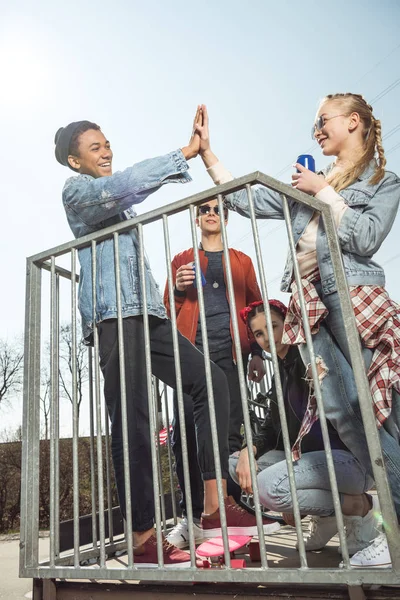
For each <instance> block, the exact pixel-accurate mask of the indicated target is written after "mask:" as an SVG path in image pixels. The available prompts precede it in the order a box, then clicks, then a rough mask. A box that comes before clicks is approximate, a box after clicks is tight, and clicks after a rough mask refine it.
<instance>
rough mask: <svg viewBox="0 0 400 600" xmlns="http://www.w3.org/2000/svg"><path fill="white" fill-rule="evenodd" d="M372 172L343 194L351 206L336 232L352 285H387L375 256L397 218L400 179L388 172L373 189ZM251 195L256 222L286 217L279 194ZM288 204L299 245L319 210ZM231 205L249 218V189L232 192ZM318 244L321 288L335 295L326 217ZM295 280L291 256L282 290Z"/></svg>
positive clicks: (262, 190) (259, 190)
mask: <svg viewBox="0 0 400 600" xmlns="http://www.w3.org/2000/svg"><path fill="white" fill-rule="evenodd" d="M328 169H329V167H328ZM328 169H327V170H328ZM373 173H374V164H373V163H371V164H370V165H369V167H368V168H367V169H366V170H365V171H364V173H363V174H362V175H361V176H360V177H359V178H358V180H357V181H355V182H354V183H352V184H351V185H350V186H349V187H347V188H345V189H344V190H342V191H341V192H340V195H341V196H342V198H343V199H344V201H345V203H346V204H347V205H348V208H347V210H346V211H345V212H344V214H343V217H342V219H341V222H340V225H339V228H338V230H337V233H338V237H339V243H340V246H341V249H342V256H343V262H344V269H345V273H346V277H347V282H348V284H349V285H350V286H357V285H379V286H384V285H385V273H384V271H383V269H382V267H381V266H380V265H378V264H377V263H376V262H375V261H373V260H372V257H373V255H374V254H375V252H377V251H378V250H379V248H380V246H381V244H382V242H383V241H384V239H385V238H386V236H387V235H388V233H389V231H390V230H391V228H392V225H393V222H394V220H395V218H396V214H397V209H398V206H399V201H400V179H399V177H398V176H397V175H395V173H392V172H390V171H386V172H385V175H384V177H383V179H381V181H379V182H378V183H377V184H375V185H372V184H370V183H369V180H370V178H371V177H372V175H373ZM252 191H253V201H254V209H255V214H256V217H257V218H259V219H284V215H283V208H282V200H281V195H280V194H279V193H278V192H275V191H273V190H270V189H268V188H266V187H263V186H259V185H256V186H254V187H253V188H252ZM288 203H289V209H290V215H291V223H292V227H293V235H294V241H295V244H296V245H297V243H298V241H299V239H300V238H301V236H302V235H303V233H304V231H305V229H306V227H307V225H308V224H309V222H310V220H311V218H312V216H313V212H314V211H313V209H312V208H310V207H308V206H305V205H303V204H300V203H297V202H294V201H293V200H290V199H288ZM226 204H227V206H228V207H229V208H232V209H233V210H236V211H237V212H238V213H240V214H242V215H244V216H246V217H249V216H250V212H249V207H248V200H247V193H246V190H239V191H238V192H234V193H233V194H229V195H228V196H227V198H226ZM316 246H317V260H318V267H319V271H320V277H321V284H322V289H323V292H324V293H325V294H331V293H333V292H335V291H336V281H335V277H334V273H333V265H332V260H331V257H330V253H329V247H328V242H327V239H326V234H325V229H324V224H323V220H322V219H320V220H319V225H318V232H317V241H316ZM292 279H293V260H292V257H291V255H290V252H289V255H288V258H287V261H286V266H285V271H284V275H283V278H282V282H281V290H282V291H283V292H288V291H289V290H290V286H291V283H292Z"/></svg>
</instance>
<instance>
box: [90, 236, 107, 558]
mask: <svg viewBox="0 0 400 600" xmlns="http://www.w3.org/2000/svg"><path fill="white" fill-rule="evenodd" d="M91 251H92V255H91V256H92V305H93V318H92V320H93V345H94V396H95V403H96V435H97V440H96V441H97V444H96V447H97V448H96V449H97V489H98V493H99V496H98V498H99V501H98V505H99V542H100V569H104V568H105V565H106V549H105V523H104V480H103V436H102V426H101V405H102V400H101V393H100V366H99V364H100V356H99V333H98V330H97V326H96V322H97V319H96V313H97V310H96V307H97V246H96V242H94V241H93V242H92V248H91ZM106 419H107V417H106Z"/></svg>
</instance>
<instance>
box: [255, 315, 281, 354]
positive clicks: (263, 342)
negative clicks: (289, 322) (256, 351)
mask: <svg viewBox="0 0 400 600" xmlns="http://www.w3.org/2000/svg"><path fill="white" fill-rule="evenodd" d="M271 319H272V328H273V331H274V341H275V345H276V353H277V355H278V356H279V358H285V356H286V354H287V352H288V350H289V346H288V345H287V344H282V335H283V323H284V320H283V317H282V315H281V314H280V313H279V312H277V311H276V310H274V309H273V308H271ZM249 325H250V329H251V331H252V332H253V335H254V338H255V340H256V342H257V344H258V345H259V346H261V348H262V349H263V350H265V352H269V353H270V352H271V347H270V343H269V336H268V330H267V322H266V319H265V313H263V312H259V313H257V314H256V315H254V317H253V318H252V319H251V321H250V323H249Z"/></svg>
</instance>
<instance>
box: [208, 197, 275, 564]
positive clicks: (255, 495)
mask: <svg viewBox="0 0 400 600" xmlns="http://www.w3.org/2000/svg"><path fill="white" fill-rule="evenodd" d="M218 208H219V214H220V215H223V214H224V204H223V199H222V196H221V195H220V194H219V195H218ZM220 223H221V235H222V245H223V251H224V259H225V277H226V282H227V284H228V296H229V307H230V314H231V323H232V329H233V343H234V347H235V353H236V367H237V370H238V374H239V385H240V396H241V401H242V409H243V421H244V430H245V433H246V440H247V443H248V454H249V463H250V474H251V481H252V484H253V498H254V509H255V514H256V522H257V531H258V537H259V540H260V550H261V547H262V548H263V550H262V551H261V552H260V556H261V566H262V567H263V568H264V569H267V568H268V562H267V557H266V555H265V544H263V545H261V540H264V530H263V523H262V515H261V510H260V504H261V503H260V495H259V492H258V484H257V467H256V461H255V458H254V453H253V451H252V449H253V445H252V442H253V439H252V432H251V425H250V417H249V411H248V405H247V386H246V383H245V376H246V374H245V372H244V368H243V361H242V348H241V346H240V334H239V326H238V321H237V314H236V302H235V292H234V288H233V279H232V270H231V259H230V256H229V247H228V235H227V233H226V226H225V220H224V219H223V218H221V219H220Z"/></svg>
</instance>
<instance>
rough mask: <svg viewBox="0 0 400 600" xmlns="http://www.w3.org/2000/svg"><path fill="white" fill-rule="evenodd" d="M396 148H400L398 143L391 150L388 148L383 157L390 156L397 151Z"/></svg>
mask: <svg viewBox="0 0 400 600" xmlns="http://www.w3.org/2000/svg"><path fill="white" fill-rule="evenodd" d="M397 148H400V142H399V143H398V144H396V145H395V146H392V148H390V149H389V150H388V151H387V152H385V155H386V156H388V155H389V154H391V153H392V152H394V151H395V150H397Z"/></svg>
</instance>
